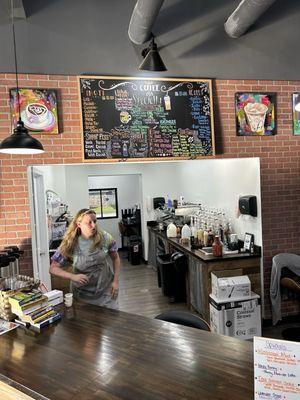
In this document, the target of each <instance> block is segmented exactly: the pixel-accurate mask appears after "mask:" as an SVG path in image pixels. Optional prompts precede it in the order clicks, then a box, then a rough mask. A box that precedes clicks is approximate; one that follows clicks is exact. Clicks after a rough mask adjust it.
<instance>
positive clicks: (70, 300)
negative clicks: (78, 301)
mask: <svg viewBox="0 0 300 400" xmlns="http://www.w3.org/2000/svg"><path fill="white" fill-rule="evenodd" d="M72 304H73V293H66V294H65V306H66V307H71V306H72Z"/></svg>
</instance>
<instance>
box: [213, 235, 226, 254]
mask: <svg viewBox="0 0 300 400" xmlns="http://www.w3.org/2000/svg"><path fill="white" fill-rule="evenodd" d="M222 248H223V246H222V243H221V242H220V238H219V236H218V235H216V236H215V239H214V242H213V244H212V252H213V256H214V257H222Z"/></svg>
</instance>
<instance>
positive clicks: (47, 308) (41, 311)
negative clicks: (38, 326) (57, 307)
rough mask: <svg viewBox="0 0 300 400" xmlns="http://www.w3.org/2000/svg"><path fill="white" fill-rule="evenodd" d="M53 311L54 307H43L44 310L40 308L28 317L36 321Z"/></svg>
mask: <svg viewBox="0 0 300 400" xmlns="http://www.w3.org/2000/svg"><path fill="white" fill-rule="evenodd" d="M51 310H52V306H46V307H42V308H38V309H37V310H34V311H33V312H31V313H29V314H27V315H28V317H30V318H31V319H36V318H38V317H40V316H41V315H43V314H45V313H46V312H48V311H51Z"/></svg>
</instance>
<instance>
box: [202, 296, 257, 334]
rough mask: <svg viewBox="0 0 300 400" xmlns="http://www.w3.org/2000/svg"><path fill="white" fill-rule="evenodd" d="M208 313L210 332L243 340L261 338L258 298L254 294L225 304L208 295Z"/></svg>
mask: <svg viewBox="0 0 300 400" xmlns="http://www.w3.org/2000/svg"><path fill="white" fill-rule="evenodd" d="M209 311H210V326H211V330H212V332H215V333H219V334H221V335H226V336H231V337H234V338H237V339H244V340H246V339H252V338H253V337H254V336H261V306H260V296H259V295H258V294H256V293H253V292H252V294H251V296H249V297H248V298H241V299H239V300H235V301H227V302H226V301H219V299H217V298H216V297H215V296H213V295H210V296H209Z"/></svg>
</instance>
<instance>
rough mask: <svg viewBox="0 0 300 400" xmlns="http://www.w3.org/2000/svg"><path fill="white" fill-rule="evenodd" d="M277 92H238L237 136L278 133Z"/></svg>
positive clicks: (236, 101) (236, 96)
mask: <svg viewBox="0 0 300 400" xmlns="http://www.w3.org/2000/svg"><path fill="white" fill-rule="evenodd" d="M275 97H276V94H275V93H236V95H235V112H236V128H237V136H271V135H275V134H276V120H275Z"/></svg>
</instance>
